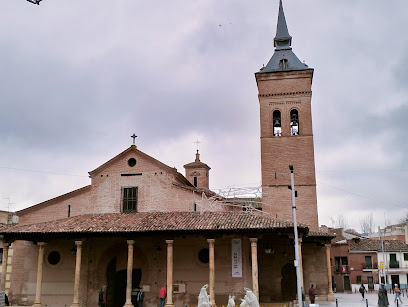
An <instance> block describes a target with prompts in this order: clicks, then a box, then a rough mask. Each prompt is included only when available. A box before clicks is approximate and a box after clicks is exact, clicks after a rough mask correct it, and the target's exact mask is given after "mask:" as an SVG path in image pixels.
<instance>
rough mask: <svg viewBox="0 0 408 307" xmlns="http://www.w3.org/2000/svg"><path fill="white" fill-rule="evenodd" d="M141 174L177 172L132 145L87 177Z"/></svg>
mask: <svg viewBox="0 0 408 307" xmlns="http://www.w3.org/2000/svg"><path fill="white" fill-rule="evenodd" d="M143 172H166V173H176V172H177V170H176V169H175V168H171V167H169V166H167V165H166V164H164V163H162V162H160V161H159V160H156V159H154V158H153V157H151V156H149V155H147V154H145V153H143V152H142V151H140V150H138V149H137V148H136V146H134V145H133V146H131V147H129V148H128V149H126V150H125V151H123V152H122V153H120V154H119V155H117V156H115V157H114V158H112V159H110V160H109V161H107V162H106V163H104V164H102V165H101V166H99V167H98V168H96V169H95V170H93V171H90V172H89V175H90V176H91V178H92V179H94V178H96V177H99V176H100V177H103V176H104V175H105V176H106V175H109V173H120V174H123V175H125V176H132V175H135V174H139V173H143Z"/></svg>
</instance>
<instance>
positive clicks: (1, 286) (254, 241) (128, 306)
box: [0, 238, 333, 307]
mask: <svg viewBox="0 0 408 307" xmlns="http://www.w3.org/2000/svg"><path fill="white" fill-rule="evenodd" d="M249 240H250V242H251V260H252V263H251V264H252V291H253V293H254V294H255V295H256V297H257V298H258V300H259V285H258V256H257V248H258V238H250V239H249ZM82 242H83V241H75V245H76V248H77V251H76V259H75V281H74V298H73V302H72V304H71V307H78V306H80V297H79V293H80V291H79V283H80V276H81V274H80V273H81V255H82ZM207 242H208V247H209V295H210V302H211V304H212V305H213V306H215V305H216V304H215V292H214V289H215V258H214V244H215V239H207ZM301 242H302V239H299V258H300V263H299V265H300V272H301V273H300V275H301V278H300V280H301V283H302V285H303V265H302V252H301ZM134 244H135V241H134V240H127V245H128V263H127V284H126V302H125V305H124V307H133V304H132V301H131V293H132V270H133V246H134ZM166 244H167V285H172V284H173V240H166ZM37 245H38V266H37V284H36V293H35V302H34V305H33V306H36V307H42V303H41V290H42V272H43V263H44V247H45V242H38V243H37ZM9 247H10V243H6V242H4V243H3V263H2V274H1V280H0V291H5V284H6V272H7V259H8V250H9ZM326 264H327V277H328V288H329V294H328V299H329V300H330V298H332V297H333V291H332V282H331V267H330V244H326ZM303 287H304V285H303ZM166 306H167V307H174V304H173V292H172V291H168V293H167V301H166Z"/></svg>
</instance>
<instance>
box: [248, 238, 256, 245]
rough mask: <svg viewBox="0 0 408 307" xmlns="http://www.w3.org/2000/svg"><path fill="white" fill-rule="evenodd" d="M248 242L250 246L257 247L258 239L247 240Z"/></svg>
mask: <svg viewBox="0 0 408 307" xmlns="http://www.w3.org/2000/svg"><path fill="white" fill-rule="evenodd" d="M249 241H251V245H257V243H258V238H249Z"/></svg>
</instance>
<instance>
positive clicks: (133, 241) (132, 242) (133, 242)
mask: <svg viewBox="0 0 408 307" xmlns="http://www.w3.org/2000/svg"><path fill="white" fill-rule="evenodd" d="M126 242H127V244H128V245H134V244H135V240H126Z"/></svg>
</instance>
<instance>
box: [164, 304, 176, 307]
mask: <svg viewBox="0 0 408 307" xmlns="http://www.w3.org/2000/svg"><path fill="white" fill-rule="evenodd" d="M164 306H165V307H174V304H167V303H166V305H164Z"/></svg>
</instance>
